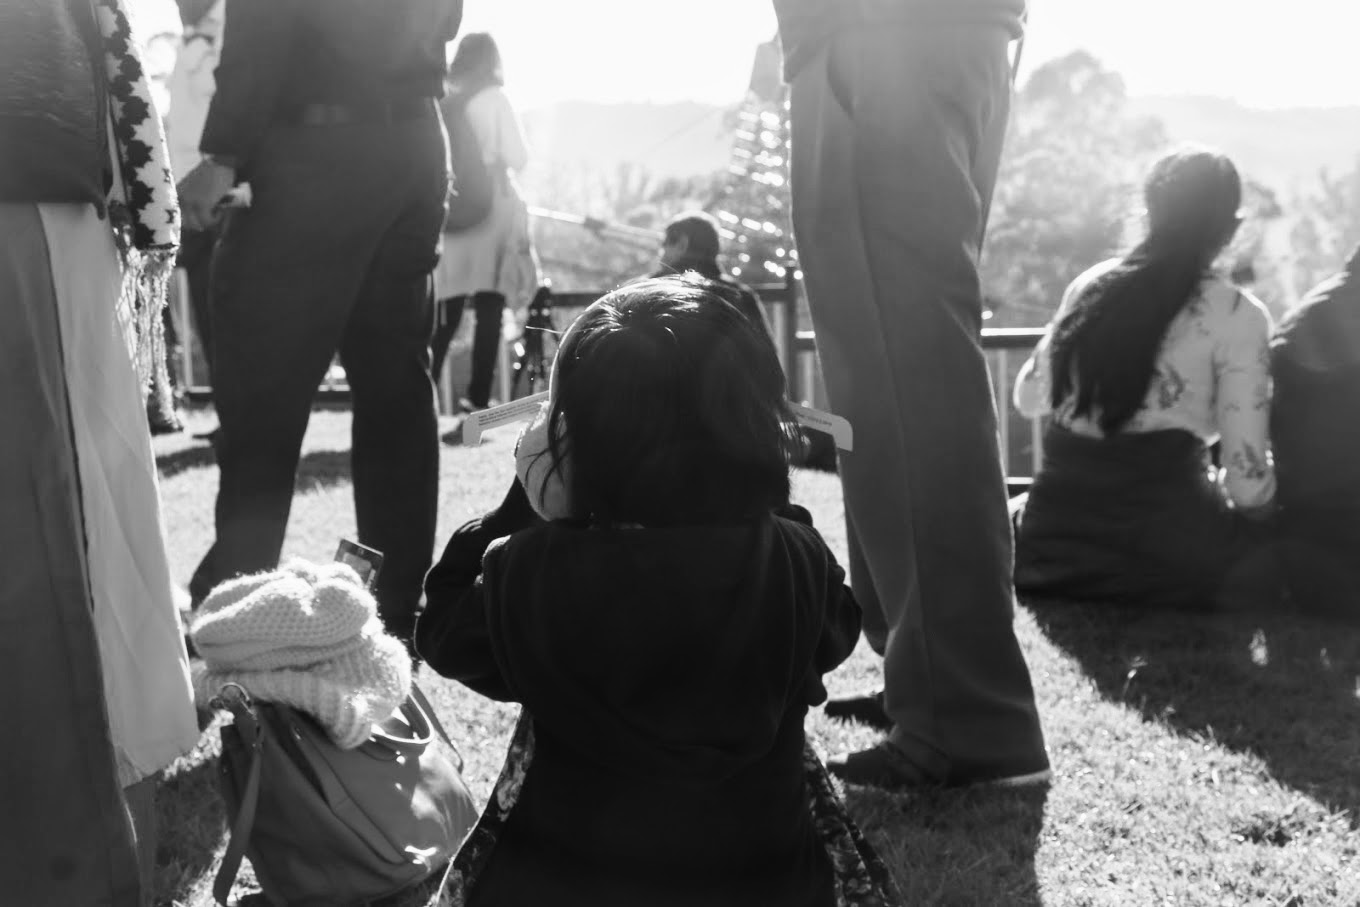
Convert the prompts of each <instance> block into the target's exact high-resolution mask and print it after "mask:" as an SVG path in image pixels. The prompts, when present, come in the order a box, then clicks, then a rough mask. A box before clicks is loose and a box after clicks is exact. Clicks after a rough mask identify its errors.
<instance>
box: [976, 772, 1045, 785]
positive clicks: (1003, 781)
mask: <svg viewBox="0 0 1360 907" xmlns="http://www.w3.org/2000/svg"><path fill="white" fill-rule="evenodd" d="M1052 783H1053V769H1051V768H1046V769H1044V770H1043V771H1038V772H1029V773H1028V774H1024V775H1008V776H1007V777H1005V778H992V779H990V780H987V781H974V782H971V783H969V784H967V785H965V786H967V787H1005V788H1016V787H1038V786H1039V785H1041V784H1052Z"/></svg>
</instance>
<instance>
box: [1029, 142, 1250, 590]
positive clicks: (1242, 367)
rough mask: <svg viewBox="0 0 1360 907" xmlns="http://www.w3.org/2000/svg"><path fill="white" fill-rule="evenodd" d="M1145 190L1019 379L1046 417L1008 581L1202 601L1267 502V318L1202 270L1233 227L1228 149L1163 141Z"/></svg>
mask: <svg viewBox="0 0 1360 907" xmlns="http://www.w3.org/2000/svg"><path fill="white" fill-rule="evenodd" d="M1144 199H1145V203H1146V208H1147V232H1146V234H1145V235H1144V236H1143V238H1142V239H1141V241H1140V242H1139V243H1138V244H1137V245H1136V246H1134V247H1133V249H1132V250H1131V251H1130V252H1129V253H1128V254H1126V255H1125V256H1124V257H1123V258H1120V259H1116V260H1113V261H1108V262H1105V263H1103V264H1100V265H1097V266H1096V267H1094V268H1092V269H1091V270H1089V271H1087V272H1086V273H1085V274H1082V275H1081V276H1080V277H1078V278H1077V279H1076V280H1075V281H1073V283H1072V284H1071V286H1069V287H1068V289H1067V292H1066V293H1065V294H1064V297H1063V300H1062V304H1061V306H1060V307H1059V309H1058V312H1057V315H1056V316H1055V317H1054V319H1053V322H1052V324H1051V325H1050V326H1049V330H1048V333H1047V334H1046V335H1045V337H1044V338H1043V340H1042V341H1040V343H1039V346H1038V348H1037V349H1036V350H1035V352H1034V355H1033V356H1032V357H1031V358H1030V360H1029V362H1027V363H1026V364H1025V367H1024V369H1022V371H1021V373H1020V378H1019V381H1018V384H1017V386H1016V391H1015V403H1016V406H1017V407H1018V408H1019V410H1020V411H1021V412H1022V413H1024V414H1025V415H1027V416H1030V417H1031V418H1034V417H1038V416H1040V415H1044V414H1049V415H1051V417H1052V424H1051V426H1050V428H1049V430H1048V432H1047V434H1046V435H1045V438H1044V464H1043V467H1042V469H1041V470H1040V472H1039V475H1038V476H1037V477H1036V479H1035V482H1034V486H1033V488H1032V489H1031V491H1030V493H1029V495H1028V499H1027V500H1026V501H1025V502H1024V503H1023V510H1022V511H1020V513H1019V516H1018V519H1017V536H1016V567H1015V580H1016V587H1017V589H1018V590H1019V591H1020V592H1022V593H1024V594H1029V595H1038V596H1045V597H1061V598H1069V599H1080V600H1100V601H1110V602H1119V603H1124V604H1134V605H1166V606H1173V607H1207V606H1211V605H1214V604H1219V603H1223V602H1224V601H1225V599H1227V598H1229V597H1230V595H1229V593H1228V592H1227V587H1226V585H1225V584H1226V581H1227V580H1228V579H1229V578H1230V577H1231V576H1233V575H1234V574H1235V573H1236V572H1237V570H1238V569H1239V568H1242V567H1243V566H1245V562H1244V551H1245V546H1246V545H1247V544H1248V542H1247V539H1248V537H1249V536H1251V535H1252V530H1251V528H1250V526H1251V523H1253V522H1257V521H1259V520H1260V519H1261V518H1262V517H1263V516H1264V515H1265V514H1266V513H1268V511H1269V509H1270V507H1271V504H1272V501H1273V498H1274V493H1275V476H1274V470H1273V468H1272V465H1271V460H1270V454H1269V444H1268V434H1267V431H1268V421H1269V408H1270V375H1269V357H1268V347H1267V341H1268V337H1269V334H1270V326H1271V325H1270V316H1269V314H1268V313H1267V312H1266V310H1265V308H1264V307H1263V306H1262V305H1261V303H1260V302H1258V301H1257V300H1256V299H1255V298H1254V297H1252V296H1251V294H1250V293H1248V292H1247V291H1245V290H1243V289H1241V288H1239V287H1237V286H1235V285H1234V284H1232V283H1230V282H1229V281H1228V280H1226V279H1225V278H1224V277H1222V276H1221V275H1220V274H1219V272H1218V271H1217V270H1215V268H1214V262H1215V260H1216V259H1217V258H1218V256H1219V254H1220V253H1221V252H1222V251H1223V249H1224V248H1225V247H1226V246H1227V245H1228V243H1229V242H1230V241H1231V239H1232V237H1233V235H1234V234H1235V233H1236V231H1237V228H1238V225H1239V223H1240V218H1239V215H1238V206H1239V205H1240V204H1241V201H1242V182H1241V178H1240V177H1239V175H1238V173H1237V169H1236V168H1235V167H1234V166H1233V163H1232V161H1230V160H1229V159H1228V158H1227V157H1225V156H1223V155H1222V154H1218V153H1216V152H1213V151H1209V150H1206V149H1201V148H1185V149H1181V150H1178V151H1175V152H1172V153H1171V154H1168V155H1167V156H1165V157H1163V158H1162V159H1161V160H1159V161H1158V162H1157V163H1156V164H1155V165H1154V166H1153V168H1152V171H1151V173H1150V174H1149V176H1148V178H1147V181H1146V183H1145V185H1144ZM1215 441H1218V442H1219V443H1220V444H1221V462H1222V464H1223V468H1222V470H1221V472H1219V473H1218V474H1217V475H1213V474H1212V471H1211V467H1210V464H1209V459H1208V446H1209V445H1211V444H1213V443H1214V442H1215Z"/></svg>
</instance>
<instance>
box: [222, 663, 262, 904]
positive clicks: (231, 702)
mask: <svg viewBox="0 0 1360 907" xmlns="http://www.w3.org/2000/svg"><path fill="white" fill-rule="evenodd" d="M230 690H235V691H236V692H235V693H234V694H229V693H228V691H230ZM209 704H210V705H212V706H213V707H214V708H225V709H227V710H228V711H230V712H231V715H232V721H233V722H234V726H235V728H236V731H237V733H239V734H240V735H241V738H242V740H244V742H245V744H246V746H247V747H248V748H249V749H250V771H249V772H248V773H247V776H246V787H245V790H244V791H243V792H242V793H241V802H240V805H239V807H238V809H237V812H236V821H235V822H234V823H232V826H231V838H230V839H229V840H228V842H227V852H226V853H225V854H223V856H222V866H221V868H220V869H218V870H217V878H215V879H214V880H213V897H214V898H216V899H217V903H218V904H221V905H222V907H228V904H227V901H228V898H229V897H230V895H231V886H232V885H234V884H235V883H236V876H237V874H238V873H239V872H240V871H241V859H242V857H244V856H245V853H246V842H247V841H249V840H250V830H251V828H252V827H254V825H255V809H256V807H257V806H258V805H259V802H260V762H261V754H262V753H263V751H264V734H265V729H264V723H263V722H262V721H261V720H260V717H259V715H258V714H256V712H255V710H254V709H253V708H252V707H251V701H250V694H248V693H247V692H246V691H245V689H244V688H242V687H241V686H240V685H238V684H234V683H229V684H226V685H225V686H223V687H222V689H221V690H220V691H219V692H218V694H217V696H216V697H214V698H213V700H212V702H211V703H209Z"/></svg>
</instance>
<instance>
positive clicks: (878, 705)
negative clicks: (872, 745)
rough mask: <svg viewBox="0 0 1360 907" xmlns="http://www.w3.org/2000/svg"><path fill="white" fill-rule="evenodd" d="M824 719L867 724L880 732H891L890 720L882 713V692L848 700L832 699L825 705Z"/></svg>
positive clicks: (885, 713)
mask: <svg viewBox="0 0 1360 907" xmlns="http://www.w3.org/2000/svg"><path fill="white" fill-rule="evenodd" d="M826 717H828V718H839V719H841V720H842V721H854V722H856V723H857V724H867V725H868V726H869V727H872V728H877V729H878V730H880V731H890V730H892V726H893V723H892V719H891V718H889V717H888V713H887V712H885V711H883V691H882V690H879V691H878V692H877V693H870V694H869V695H868V696H854V697H852V698H850V699H833V700H831V701H830V702H828V703H827V704H826Z"/></svg>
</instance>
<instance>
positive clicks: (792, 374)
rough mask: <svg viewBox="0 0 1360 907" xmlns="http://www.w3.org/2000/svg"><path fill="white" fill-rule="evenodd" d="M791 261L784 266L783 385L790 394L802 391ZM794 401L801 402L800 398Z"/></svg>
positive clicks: (796, 283) (795, 281)
mask: <svg viewBox="0 0 1360 907" xmlns="http://www.w3.org/2000/svg"><path fill="white" fill-rule="evenodd" d="M796 273H797V272H796V271H795V270H794V267H793V263H792V262H787V263H785V267H784V350H785V353H784V386H785V387H787V388H788V393H789V394H790V396H794V397H796V396H797V395H798V394H800V393H802V391H803V382H802V365H803V363H802V357H801V354H800V353H799V352H798V279H797V278H796V277H795V276H794V275H795V274H796ZM795 402H798V403H801V402H802V400H796V401H795Z"/></svg>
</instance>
